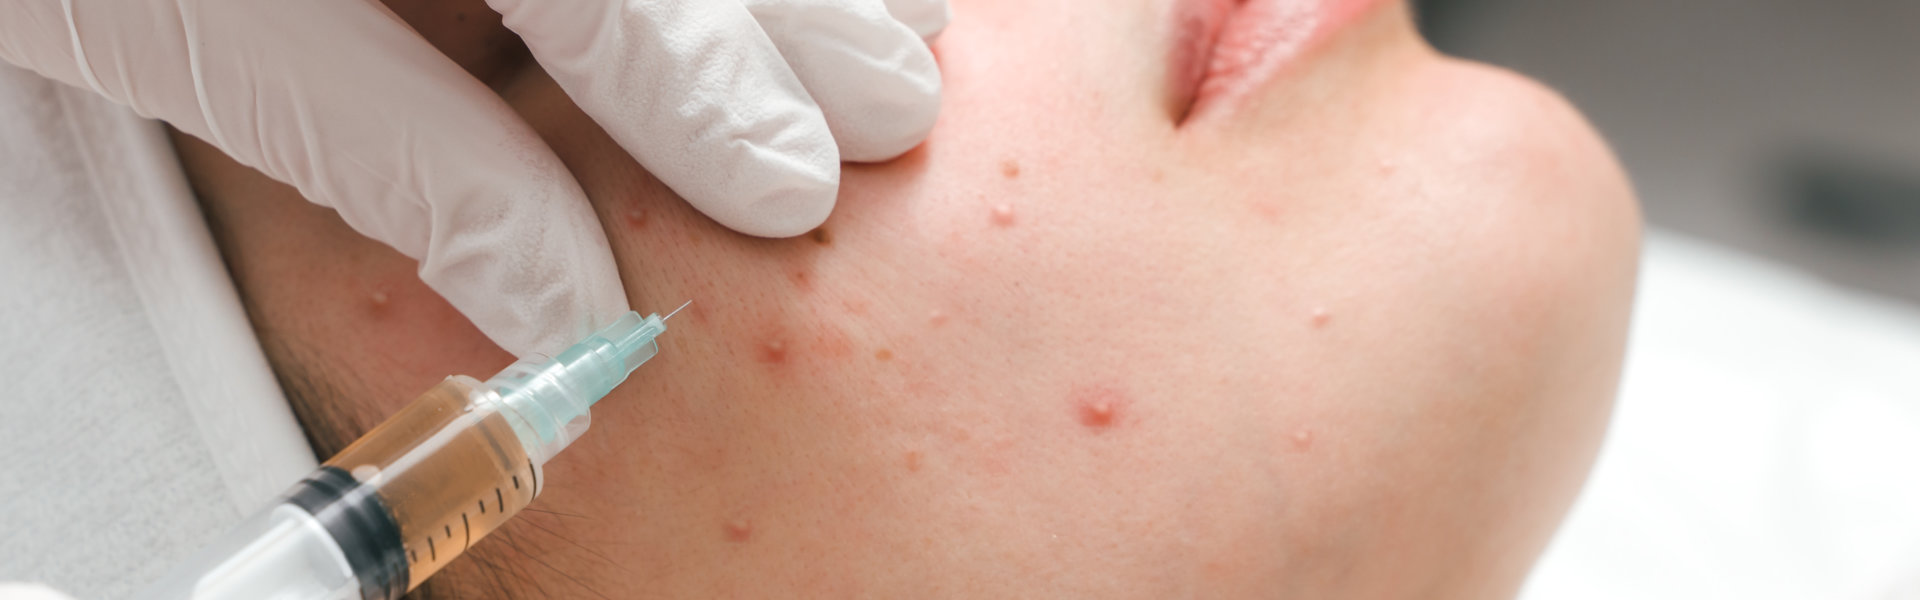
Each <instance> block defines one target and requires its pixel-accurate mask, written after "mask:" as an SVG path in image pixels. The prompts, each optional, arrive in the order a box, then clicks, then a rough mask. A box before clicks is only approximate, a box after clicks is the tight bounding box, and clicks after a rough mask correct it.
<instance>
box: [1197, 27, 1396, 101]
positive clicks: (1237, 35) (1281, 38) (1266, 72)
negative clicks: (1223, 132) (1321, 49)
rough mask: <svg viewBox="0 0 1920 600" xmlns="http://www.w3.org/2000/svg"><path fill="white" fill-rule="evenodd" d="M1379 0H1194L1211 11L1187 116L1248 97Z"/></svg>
mask: <svg viewBox="0 0 1920 600" xmlns="http://www.w3.org/2000/svg"><path fill="white" fill-rule="evenodd" d="M1381 1H1382V0H1236V1H1229V2H1220V1H1216V0H1199V1H1198V2H1194V3H1193V4H1190V6H1194V7H1196V8H1199V9H1200V10H1209V11H1216V14H1213V15H1210V16H1211V17H1213V18H1209V19H1207V21H1208V22H1210V23H1216V24H1217V27H1218V29H1217V31H1215V32H1212V33H1211V35H1207V36H1205V38H1204V39H1210V40H1212V41H1213V42H1212V43H1213V47H1212V48H1211V50H1210V51H1208V52H1206V55H1207V56H1208V57H1209V58H1208V59H1207V65H1206V69H1205V75H1204V77H1203V78H1202V79H1201V81H1200V85H1199V90H1198V92H1197V93H1196V94H1195V96H1194V105H1193V108H1192V110H1191V111H1190V114H1191V115H1193V116H1199V115H1201V114H1204V113H1207V112H1211V111H1217V110H1220V109H1222V108H1223V107H1225V106H1226V105H1230V104H1232V103H1234V102H1235V101H1237V100H1239V99H1241V98H1243V97H1245V96H1247V95H1248V94H1249V93H1250V92H1252V91H1253V90H1255V89H1257V88H1259V87H1260V86H1261V85H1262V84H1264V83H1266V82H1267V81H1270V80H1272V79H1273V78H1274V77H1275V75H1276V74H1278V73H1279V72H1280V71H1281V70H1283V69H1285V68H1286V67H1287V66H1288V65H1291V64H1293V63H1294V59H1295V58H1297V57H1299V56H1300V55H1301V54H1302V53H1303V52H1304V51H1305V50H1306V49H1308V48H1310V47H1312V46H1313V45H1314V44H1315V43H1316V42H1318V41H1319V40H1321V39H1324V38H1325V37H1327V36H1328V35H1329V34H1330V33H1332V32H1334V31H1338V30H1339V29H1340V28H1341V27H1343V26H1345V25H1346V24H1347V23H1350V22H1352V21H1353V20H1354V17H1356V16H1358V15H1359V14H1360V13H1361V12H1363V11H1364V10H1365V9H1366V8H1367V7H1369V6H1373V5H1376V4H1379V3H1380V2H1381Z"/></svg>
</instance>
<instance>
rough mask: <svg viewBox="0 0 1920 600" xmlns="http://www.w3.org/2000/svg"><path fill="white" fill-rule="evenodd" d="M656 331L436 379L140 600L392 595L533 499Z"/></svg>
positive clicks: (631, 318) (601, 336) (623, 331)
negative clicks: (485, 374)
mask: <svg viewBox="0 0 1920 600" xmlns="http://www.w3.org/2000/svg"><path fill="white" fill-rule="evenodd" d="M665 331H666V324H665V320H664V319H662V318H661V317H660V316H659V315H657V314H656V315H648V316H646V317H641V316H640V315H639V313H634V312H629V313H627V314H625V315H622V316H621V317H620V318H619V319H616V320H615V321H614V322H613V324H611V325H608V326H607V327H605V328H603V329H601V330H600V331H597V332H595V333H594V334H593V335H590V336H587V338H586V339H584V340H581V341H580V343H578V344H574V345H573V346H571V347H569V348H567V349H566V350H565V351H564V352H561V353H560V354H559V355H558V356H555V357H553V358H545V357H531V358H528V359H526V360H522V361H520V362H517V363H514V364H513V365H512V366H510V367H508V368H507V369H506V370H504V371H501V372H500V373H499V374H498V375H495V376H494V377H493V378H492V379H489V380H488V381H487V383H481V382H480V381H478V380H475V379H474V378H472V377H467V376H464V375H455V376H453V377H448V378H447V380H446V381H443V382H441V383H440V385H437V386H434V388H433V389H430V390H427V393H425V394H422V395H421V396H420V397H419V398H418V399H415V400H414V401H413V403H411V404H408V405H407V406H406V408H403V409H401V410H400V412H399V413H396V414H394V416H393V417H392V418H389V419H387V420H386V421H385V422H383V423H381V424H380V426H378V427H375V428H374V429H373V431H370V432H367V434H366V435H365V436H362V437H361V438H360V439H359V440H356V441H354V443H353V445H350V446H347V448H346V449H345V450H341V451H340V454H338V455H335V456H334V457H333V459H331V460H328V461H327V462H326V464H325V465H322V466H321V467H320V469H319V470H317V471H315V472H314V473H313V474H312V475H310V476H308V477H307V478H306V479H305V480H302V481H301V482H300V483H299V484H298V485H295V486H294V488H293V489H292V490H290V491H288V492H287V494H286V495H285V496H283V497H282V498H281V500H280V501H279V502H277V503H275V504H274V505H273V506H272V507H269V508H268V509H267V510H265V511H262V512H261V513H260V514H259V515H256V516H255V517H254V518H252V519H249V520H248V521H247V522H246V524H245V525H243V526H242V527H241V528H240V529H238V530H235V531H234V532H232V533H230V534H229V535H228V537H226V538H222V539H221V540H220V541H218V542H216V543H215V544H214V545H212V546H211V547H209V548H208V549H206V550H203V551H201V553H200V554H199V555H196V558H195V559H193V560H191V561H189V562H188V563H187V565H186V566H185V567H184V568H182V569H179V570H176V571H174V572H173V573H172V574H170V575H169V576H168V577H167V578H166V579H165V580H163V581H162V582H161V583H160V584H159V585H157V586H155V587H154V588H151V589H149V590H148V591H147V592H146V593H145V594H144V595H142V596H141V597H142V598H156V599H157V598H195V599H203V600H204V599H216V598H217V599H228V598H231V599H234V600H263V599H265V600H307V599H320V598H325V599H334V598H342V599H345V598H356V597H358V598H363V599H364V600H395V599H398V598H399V597H400V596H402V595H404V594H406V593H407V592H408V591H411V590H413V589H414V588H416V587H419V586H420V583H421V582H423V581H426V579H427V577H429V576H432V575H433V574H434V573H436V572H438V571H439V570H440V569H441V567H444V566H446V565H447V563H448V562H450V561H452V560H453V559H454V557H457V556H459V555H460V554H462V553H464V552H466V550H467V548H468V547H471V546H472V545H473V543H474V542H477V541H479V540H480V539H481V538H484V537H486V536H487V534H489V533H492V532H493V530H494V529H497V528H499V527H500V525H501V524H503V523H505V522H506V521H507V519H509V518H511V517H513V515H515V514H517V513H519V512H520V509H521V508H524V507H526V506H527V504H528V503H531V502H533V499H534V497H536V496H538V495H539V493H540V489H541V482H540V479H541V477H540V475H541V471H540V468H541V467H542V466H543V465H545V464H546V462H547V461H548V460H549V459H551V458H553V456H554V455H555V454H558V453H559V452H560V451H561V450H563V449H565V448H566V447H567V446H568V445H569V444H571V443H573V441H574V440H575V439H578V438H579V437H580V434H582V433H585V432H586V429H587V425H588V424H589V422H590V421H591V415H589V414H588V412H587V411H588V408H589V407H591V406H592V405H593V403H595V402H597V401H599V400H600V398H601V397H602V396H605V395H607V393H608V392H610V391H612V390H613V388H614V387H615V386H618V385H620V383H621V382H622V381H625V380H626V378H627V375H628V374H630V373H632V372H633V370H634V369H635V368H638V367H639V366H640V365H641V364H642V363H645V362H647V361H648V360H649V359H651V358H653V356H654V355H655V354H657V353H658V352H659V346H658V345H657V344H656V343H655V342H654V338H655V337H656V336H658V335H660V334H661V333H662V332H665Z"/></svg>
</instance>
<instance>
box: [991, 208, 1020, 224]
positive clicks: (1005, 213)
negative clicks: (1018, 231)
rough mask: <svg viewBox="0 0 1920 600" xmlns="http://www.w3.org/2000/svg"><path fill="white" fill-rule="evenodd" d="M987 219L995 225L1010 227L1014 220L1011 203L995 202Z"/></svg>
mask: <svg viewBox="0 0 1920 600" xmlns="http://www.w3.org/2000/svg"><path fill="white" fill-rule="evenodd" d="M987 219H988V220H989V221H991V222H993V224H994V225H995V226H997V227H1012V226H1013V222H1014V215H1013V205H1012V204H995V205H993V209H992V212H991V213H989V214H988V216H987Z"/></svg>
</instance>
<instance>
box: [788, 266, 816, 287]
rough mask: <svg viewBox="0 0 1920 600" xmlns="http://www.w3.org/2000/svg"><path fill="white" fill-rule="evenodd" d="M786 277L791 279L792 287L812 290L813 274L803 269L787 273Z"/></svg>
mask: <svg viewBox="0 0 1920 600" xmlns="http://www.w3.org/2000/svg"><path fill="white" fill-rule="evenodd" d="M787 278H788V279H792V280H793V287H796V288H800V291H802V292H811V291H813V274H812V273H808V272H807V271H806V270H805V269H801V270H797V271H794V272H792V273H788V274H787Z"/></svg>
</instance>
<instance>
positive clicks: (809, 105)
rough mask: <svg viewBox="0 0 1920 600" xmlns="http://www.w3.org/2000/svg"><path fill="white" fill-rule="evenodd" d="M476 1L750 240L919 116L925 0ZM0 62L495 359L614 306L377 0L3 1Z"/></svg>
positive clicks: (493, 134)
mask: <svg viewBox="0 0 1920 600" xmlns="http://www.w3.org/2000/svg"><path fill="white" fill-rule="evenodd" d="M488 2H489V3H490V4H491V5H492V6H493V7H494V9H495V10H498V11H500V12H501V14H502V15H503V16H504V21H505V23H506V24H507V26H508V27H510V28H512V29H513V30H514V31H515V32H517V33H519V34H520V36H521V37H522V38H523V39H524V40H525V41H526V43H527V46H528V47H529V48H530V49H531V50H532V51H533V55H534V57H535V58H536V59H538V60H539V62H540V64H541V65H542V66H543V67H545V68H546V70H547V71H548V72H549V73H551V74H552V75H553V77H554V79H555V80H556V81H558V82H559V83H560V85H561V86H562V87H563V88H564V89H565V90H566V91H567V93H568V94H569V95H571V96H572V98H573V100H574V102H575V103H576V104H578V105H580V106H581V108H583V109H584V110H585V111H586V112H587V114H589V115H592V116H593V118H594V119H595V120H596V121H598V122H599V123H600V125H601V127H602V128H604V129H606V130H607V132H608V133H609V134H611V135H612V137H613V138H614V139H615V140H617V141H618V142H619V143H620V145H621V146H622V147H623V148H625V149H626V150H627V151H628V152H630V153H632V154H633V156H634V157H635V158H636V159H638V160H639V161H640V163H641V164H642V165H644V166H645V167H646V168H647V170H648V171H650V172H652V173H653V174H654V175H656V176H658V177H659V178H660V180H661V181H663V182H665V183H666V184H667V185H668V186H670V187H672V188H673V190H674V191H675V192H678V193H679V194H680V195H681V196H684V197H685V198H687V200H688V201H689V202H691V203H692V204H693V205H694V207H696V208H698V209H699V210H701V211H702V212H704V213H706V214H707V215H708V216H710V217H712V218H713V219H714V220H716V221H718V222H720V223H721V224H723V225H726V226H727V227H731V228H733V229H736V230H738V231H741V232H744V233H748V234H752V235H758V236H769V237H778V236H791V235H798V234H800V233H804V232H806V231H807V230H809V229H812V228H813V227H815V226H817V225H819V224H820V222H821V221H822V220H824V219H825V218H826V215H827V213H828V212H829V211H831V210H832V207H833V203H834V197H835V194H836V193H837V189H838V187H839V182H840V160H841V159H843V158H844V159H847V160H855V161H870V160H881V159H886V158H890V157H893V156H896V155H898V154H900V153H902V152H905V151H907V150H908V149H910V148H912V147H913V146H914V145H915V144H918V143H919V142H920V140H922V139H924V138H925V136H926V134H927V131H928V130H929V129H931V128H932V126H933V120H934V116H935V113H936V112H937V110H938V104H939V93H940V79H939V72H938V70H937V69H936V67H935V65H934V62H933V56H932V53H931V52H930V51H929V50H928V48H927V47H926V45H925V43H924V42H923V41H922V40H921V36H922V35H931V34H933V33H935V32H937V31H939V30H940V28H942V27H944V25H945V22H946V18H947V14H948V13H947V7H946V0H738V1H735V0H559V1H554V0H488ZM883 2H891V3H892V6H889V5H887V4H885V3H883ZM889 9H892V10H894V11H896V12H894V13H893V14H892V15H890V14H889ZM896 17H898V18H896ZM0 59H5V60H7V61H9V62H13V63H16V64H19V65H22V66H25V67H27V68H30V69H33V70H35V71H38V72H39V73H41V74H42V75H45V76H48V77H52V78H54V79H58V80H60V81H64V82H66V83H69V84H72V85H76V86H80V87H84V88H88V89H92V90H94V91H97V92H99V93H101V94H104V95H106V96H107V97H109V98H112V99H114V100H115V101H118V102H121V103H124V104H127V105H129V106H131V107H133V109H134V110H135V111H137V112H139V113H140V114H142V115H144V116H148V117H154V118H159V119H162V120H165V121H167V122H168V123H171V124H172V125H173V126H174V127H177V128H179V129H181V130H182V131H185V132H187V133H189V134H192V135H194V136H196V137H199V138H201V139H204V140H207V141H209V142H211V143H213V144H214V145H216V146H219V147H220V148H221V149H222V150H224V151H225V152H226V153H227V154H228V155H230V156H232V157H233V158H234V159H236V160H238V161H240V162H241V163H244V164H246V165H248V166H251V167H254V168H256V169H259V170H260V171H262V172H264V173H266V174H267V175H269V176H271V177H273V178H275V179H278V180H281V181H284V182H287V183H290V184H292V185H294V186H295V187H297V188H299V190H300V192H301V193H302V194H304V195H305V196H306V197H307V198H309V199H311V200H313V201H314V202H317V203H319V204H323V205H326V206H330V207H333V208H334V209H336V210H337V211H339V213H340V215H341V217H342V218H343V219H345V221H346V222H347V224H348V225H350V226H352V227H353V228H354V229H355V230H357V231H359V232H361V233H363V234H365V235H367V236H369V237H372V238H374V239H377V240H380V241H382V242H385V243H386V244H388V245H390V246H392V247H394V248H395V249H397V250H399V251H401V252H403V253H405V254H406V255H408V256H411V257H413V258H416V259H418V260H419V261H420V271H419V272H420V277H421V278H422V279H424V280H425V281H426V282H427V284H428V285H429V286H432V287H433V289H435V290H436V291H438V292H439V293H440V294H441V295H442V296H444V297H446V298H447V300H449V301H450V302H452V303H453V305H454V306H455V307H457V308H459V309H460V311H461V312H462V313H465V314H466V315H467V317H468V318H470V319H472V320H473V321H474V323H475V324H477V325H478V326H479V327H480V329H481V330H482V331H484V332H486V334H487V335H488V336H490V337H491V338H493V340H494V341H495V342H497V343H499V344H500V345H501V346H503V347H505V348H506V349H507V350H509V351H511V352H513V353H514V354H517V355H525V354H527V353H529V352H534V351H539V352H546V353H550V352H555V351H558V350H559V349H561V348H564V347H565V346H566V345H567V344H570V343H572V342H573V341H574V340H575V339H576V338H578V337H580V336H582V335H584V334H586V333H587V332H589V331H590V330H591V329H592V327H594V326H595V325H599V324H601V323H600V322H601V321H605V320H610V319H612V318H614V317H615V316H616V315H618V314H620V313H621V312H624V311H625V310H626V309H627V302H626V296H625V293H624V292H623V290H622V288H621V286H620V282H619V279H618V274H617V273H616V272H615V270H614V263H613V260H612V256H611V254H610V251H609V249H608V246H607V241H606V236H605V233H604V232H603V231H602V230H601V229H600V225H599V223H598V221H597V220H596V219H595V218H594V214H593V212H592V209H591V207H589V206H588V204H587V202H586V199H585V196H584V194H583V193H582V192H581V190H580V187H579V184H578V183H577V182H575V181H574V180H573V178H572V176H571V175H570V174H569V173H568V171H567V169H566V167H565V166H563V165H562V164H561V163H560V161H559V159H558V158H556V157H555V155H554V154H553V152H552V151H551V150H550V149H549V148H547V147H546V146H545V145H544V144H543V143H542V142H541V140H540V139H539V138H538V137H537V136H536V135H535V134H534V132H533V131H532V130H531V129H530V128H529V127H528V126H527V125H526V124H525V123H523V122H522V121H520V119H519V118H518V117H517V116H516V115H515V114H514V113H513V111H512V110H510V109H509V108H508V107H507V105H506V104H505V103H503V102H502V101H501V100H500V99H499V98H498V97H497V96H496V95H494V94H493V93H492V92H491V91H490V90H488V89H487V88H486V87H485V86H484V85H482V84H480V82H478V81H476V80H474V79H473V78H472V77H469V76H468V75H467V74H466V73H465V72H463V71H461V69H460V68H459V67H458V66H457V65H455V64H454V63H453V62H452V61H451V60H450V59H448V58H446V57H445V56H443V55H441V54H440V53H439V52H437V51H435V50H434V48H433V47H432V46H430V45H429V44H427V43H426V41H425V40H423V39H421V38H420V37H419V36H418V35H416V34H415V33H414V32H413V31H412V30H411V29H409V28H408V27H407V26H406V24H404V23H403V22H401V21H400V20H399V19H398V18H397V17H395V16H394V15H393V14H392V13H391V12H389V11H387V10H386V9H385V8H384V7H382V6H381V5H380V4H379V3H377V2H372V1H371V0H333V1H322V2H313V1H307V0H117V1H111V2H109V1H101V0H6V1H5V2H0Z"/></svg>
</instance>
